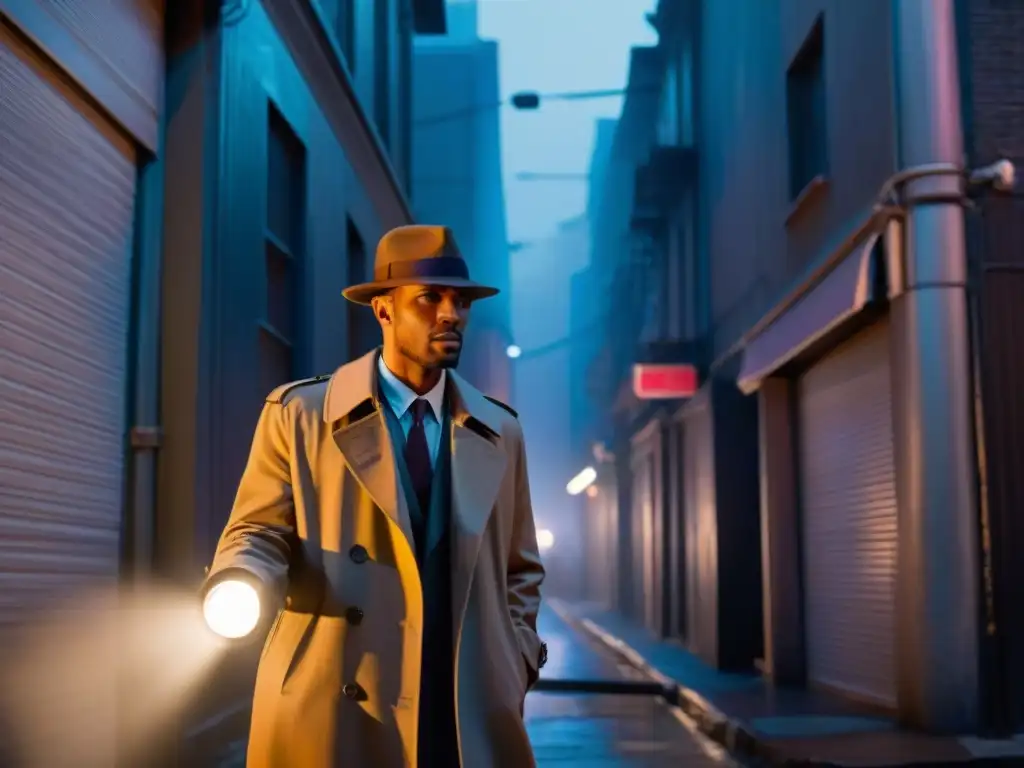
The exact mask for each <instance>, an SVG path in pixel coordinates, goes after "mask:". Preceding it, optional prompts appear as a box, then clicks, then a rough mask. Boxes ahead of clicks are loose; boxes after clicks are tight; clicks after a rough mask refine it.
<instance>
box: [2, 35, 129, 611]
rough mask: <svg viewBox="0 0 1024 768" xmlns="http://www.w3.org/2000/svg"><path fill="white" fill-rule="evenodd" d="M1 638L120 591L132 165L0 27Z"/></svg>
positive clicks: (111, 135) (106, 131)
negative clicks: (103, 592) (37, 613)
mask: <svg viewBox="0 0 1024 768" xmlns="http://www.w3.org/2000/svg"><path fill="white" fill-rule="evenodd" d="M0 93H2V94H3V100H2V101H3V104H2V108H0V136H3V142H4V151H3V152H0V231H2V232H3V241H4V247H3V248H2V249H0V272H2V273H3V276H4V277H3V289H2V292H3V301H2V302H0V327H2V328H3V329H4V332H3V342H2V350H3V357H4V365H3V370H4V373H3V376H2V377H0V424H2V425H3V426H2V435H3V438H2V445H3V459H2V460H0V626H10V625H12V624H15V623H18V622H20V621H23V620H24V619H25V617H26V614H27V613H28V612H29V611H30V610H32V609H34V608H36V607H38V606H40V605H41V604H44V603H45V602H46V601H48V600H49V599H51V598H62V597H65V596H69V595H70V594H71V593H73V592H74V591H75V590H77V589H79V588H83V587H87V586H92V585H111V584H113V583H114V582H115V580H116V579H117V577H118V572H119V566H120V551H121V525H122V494H123V489H124V478H123V460H124V450H125V414H126V402H125V397H126V382H127V370H126V369H127V361H128V350H127V342H128V318H129V295H130V268H131V244H132V226H133V210H134V202H135V180H136V167H135V158H134V155H133V150H132V147H131V146H129V145H128V143H127V142H126V141H124V140H123V139H121V138H120V137H119V135H118V134H117V132H115V131H113V130H112V129H111V128H110V127H109V126H108V125H106V124H104V123H103V118H101V117H100V116H99V115H98V114H96V113H95V112H94V111H93V110H92V109H91V108H90V107H89V106H88V104H86V102H85V100H84V99H82V98H80V97H79V95H78V94H76V93H75V92H74V90H73V89H71V88H70V87H69V86H67V85H66V84H65V81H64V80H63V79H62V78H59V77H57V76H56V75H55V74H54V69H53V67H52V66H51V65H50V63H49V62H47V61H45V60H43V58H42V57H41V56H40V55H39V54H37V53H36V52H34V51H32V50H29V49H28V48H27V46H23V45H22V44H21V43H20V42H18V41H17V40H16V39H15V38H14V37H13V36H12V35H9V34H7V33H5V32H4V30H3V29H2V28H0Z"/></svg>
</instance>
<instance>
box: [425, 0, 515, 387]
mask: <svg viewBox="0 0 1024 768" xmlns="http://www.w3.org/2000/svg"><path fill="white" fill-rule="evenodd" d="M466 5H467V4H464V3H459V4H455V5H452V6H450V7H453V8H463V7H464V6H466ZM468 5H470V6H471V5H472V4H468ZM472 18H475V17H472ZM463 21H465V18H464V17H463ZM473 28H475V21H474V22H473V25H472V26H471V25H470V24H468V23H466V24H462V25H460V26H459V27H458V28H454V29H453V34H455V33H458V35H459V36H448V35H446V36H439V37H420V38H417V40H416V45H415V82H416V89H415V91H416V93H415V99H414V102H413V103H414V130H413V172H412V197H413V208H414V210H415V212H416V218H417V219H418V220H420V221H424V222H435V223H438V224H444V225H447V226H450V227H451V228H452V230H453V231H454V233H455V239H456V241H457V242H458V244H459V247H460V248H461V250H462V253H463V255H464V256H465V257H466V259H467V261H468V262H469V268H470V273H471V274H472V276H473V278H474V279H475V280H479V281H481V282H486V283H488V284H491V285H495V286H497V287H499V288H501V289H502V293H501V294H499V295H498V296H496V297H494V298H490V299H487V300H485V301H481V302H479V303H478V304H477V305H476V306H475V307H474V308H473V313H472V320H471V323H470V328H469V332H468V334H467V337H466V350H465V352H464V353H463V361H462V362H461V363H460V366H459V370H460V372H462V373H463V374H464V375H466V376H467V377H468V378H469V380H470V381H472V382H473V383H475V384H476V385H477V386H479V387H481V388H482V389H483V391H485V392H487V393H488V394H490V395H492V396H493V397H497V398H499V399H504V400H510V399H514V398H513V394H512V369H511V363H510V361H509V359H508V358H507V356H506V355H505V350H506V348H507V347H508V345H509V344H511V343H512V337H511V334H510V330H509V326H510V321H511V317H510V312H509V307H510V303H509V302H510V299H509V291H510V288H511V286H510V283H509V254H508V244H507V232H506V225H505V196H504V189H503V187H502V175H501V141H500V133H499V108H498V102H499V101H500V92H499V88H498V44H497V43H496V42H494V41H491V40H480V39H478V38H475V37H471V36H470V33H471V31H472V29H473Z"/></svg>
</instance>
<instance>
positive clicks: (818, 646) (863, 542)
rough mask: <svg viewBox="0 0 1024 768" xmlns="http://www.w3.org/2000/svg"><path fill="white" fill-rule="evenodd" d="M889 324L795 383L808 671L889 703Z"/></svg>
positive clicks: (892, 574) (892, 497)
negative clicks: (797, 403) (796, 387)
mask: <svg viewBox="0 0 1024 768" xmlns="http://www.w3.org/2000/svg"><path fill="white" fill-rule="evenodd" d="M888 339H889V333H888V326H887V325H886V324H885V323H881V324H879V325H876V326H873V327H872V328H871V329H869V330H868V331H866V332H864V333H862V334H860V335H859V336H858V337H856V338H855V339H853V340H852V341H850V342H848V343H847V344H845V345H843V346H842V347H840V348H839V349H837V350H835V351H834V352H833V353H832V354H830V355H829V356H828V357H827V358H825V359H824V360H822V361H821V362H820V363H818V364H817V365H816V366H814V368H812V369H811V370H810V371H808V372H807V373H806V374H805V375H804V377H803V378H802V379H801V381H800V384H799V402H800V405H799V420H800V468H801V499H802V519H803V553H804V583H805V587H804V590H805V598H806V616H805V622H806V627H807V630H806V631H807V662H808V677H809V679H810V680H811V681H812V682H814V683H818V684H820V685H825V686H829V687H831V688H835V689H838V690H840V691H844V692H846V693H848V694H850V695H851V696H854V697H856V698H859V699H863V700H866V701H871V702H875V703H878V704H882V705H885V706H895V702H896V692H895V668H894V659H893V656H894V647H893V645H894V641H895V640H894V639H895V633H894V627H893V600H894V592H895V578H896V478H895V468H894V464H893V446H892V443H893V440H892V405H891V399H890V398H891V389H890V383H889V358H888V354H889V352H888Z"/></svg>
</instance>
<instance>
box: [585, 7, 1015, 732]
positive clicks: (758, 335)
mask: <svg viewBox="0 0 1024 768" xmlns="http://www.w3.org/2000/svg"><path fill="white" fill-rule="evenodd" d="M1022 18H1024V9H1021V8H1019V7H1018V6H1016V5H1015V4H1012V3H1001V2H998V0H992V1H991V2H980V3H959V4H955V3H951V2H949V3H947V2H943V1H940V2H932V3H900V4H892V3H886V2H864V3H860V4H856V3H844V2H837V1H836V0H782V2H779V3H759V2H755V1H754V0H751V1H750V2H745V1H744V2H736V3H715V2H685V0H679V1H678V2H669V1H668V0H663V2H661V3H660V4H659V7H658V10H657V12H656V13H655V14H654V15H653V16H652V17H651V22H652V24H654V25H655V27H656V28H657V30H658V31H659V36H660V42H659V45H658V47H657V50H659V51H660V52H661V65H662V66H663V67H664V74H663V75H662V77H663V83H664V84H665V85H664V90H663V91H662V100H661V103H662V107H663V109H662V111H661V117H660V120H656V122H655V125H656V126H658V130H657V132H656V135H657V139H656V140H655V142H653V143H652V149H651V153H650V159H651V160H654V159H655V158H658V157H659V153H661V154H660V158H661V162H660V163H659V164H660V165H661V166H662V167H674V168H675V169H676V171H675V173H674V174H673V180H672V181H670V182H668V183H665V184H663V185H659V184H657V183H656V182H654V181H651V180H650V179H651V176H650V175H649V174H650V170H649V167H645V164H644V163H643V161H641V162H639V163H637V175H636V180H637V191H636V192H635V194H634V200H633V224H634V227H633V229H634V231H635V230H636V229H637V226H636V225H637V224H638V223H639V222H638V219H643V220H646V221H649V222H651V224H650V225H645V227H644V230H645V231H646V232H650V231H652V230H654V229H656V228H660V230H661V233H662V237H660V238H657V237H656V238H654V241H653V251H654V253H655V254H659V253H660V254H662V256H661V257H660V258H661V262H660V263H661V264H662V265H663V266H661V267H659V270H660V271H659V272H658V274H660V275H661V276H662V278H663V281H664V283H665V284H667V285H668V286H670V287H669V288H668V289H667V290H676V291H677V294H676V295H677V300H676V301H673V300H672V299H669V301H668V306H669V307H671V306H672V305H673V304H674V305H675V314H673V312H672V311H669V310H668V309H666V310H665V311H662V312H661V313H659V314H660V321H658V322H660V325H661V327H660V328H655V330H654V331H653V333H652V335H650V336H648V337H647V339H648V340H649V339H650V338H654V339H661V340H663V341H665V342H669V344H668V345H667V346H666V345H663V349H667V350H668V351H669V358H670V359H672V360H675V361H677V362H692V361H698V362H699V365H700V368H701V369H702V378H703V385H702V387H701V389H700V391H699V392H698V393H697V395H696V396H695V397H693V398H691V399H690V400H688V401H687V402H685V403H679V404H676V405H675V406H674V408H675V411H674V412H672V410H673V406H672V405H667V404H661V405H658V404H651V403H640V402H636V401H635V399H631V397H630V393H629V392H628V390H625V389H624V390H623V392H622V393H621V397H620V398H619V400H618V403H617V404H618V405H619V410H618V411H617V412H616V413H617V417H616V418H615V423H616V425H617V429H618V434H619V437H618V440H617V449H616V450H615V456H614V464H615V465H617V472H616V473H615V484H616V486H617V487H616V490H615V493H616V494H617V498H618V502H619V503H618V511H617V514H618V515H619V517H620V520H619V524H618V532H619V540H620V542H622V544H620V546H625V547H626V548H628V549H629V550H630V552H629V553H628V554H627V555H625V556H621V557H620V565H621V566H625V567H630V568H631V579H632V584H631V585H624V584H623V581H624V580H623V579H620V580H619V582H620V583H619V585H618V592H617V594H616V595H615V604H616V605H618V607H619V608H620V610H623V611H624V612H626V613H629V614H630V615H632V616H634V617H635V618H637V619H638V620H642V621H644V622H645V623H646V624H648V625H649V626H650V627H651V628H652V629H654V630H656V631H658V632H660V633H662V634H665V635H668V636H677V637H680V638H681V639H682V640H683V641H684V642H685V643H686V644H687V645H688V646H689V648H690V649H691V650H693V651H694V652H695V653H697V654H699V655H700V656H701V657H702V658H704V659H705V660H706V661H708V662H709V663H712V664H714V665H716V666H719V667H721V668H739V669H751V668H754V667H757V668H759V669H761V670H762V671H763V672H764V674H766V675H768V676H769V677H770V678H771V679H773V680H774V681H776V682H777V683H779V684H801V685H804V684H806V685H809V686H811V687H816V688H823V689H827V690H830V691H833V692H835V693H838V694H839V695H841V696H844V697H847V698H849V699H853V700H858V701H863V702H865V703H867V704H870V705H872V706H875V707H880V708H882V709H886V710H889V711H892V712H893V713H895V714H897V715H898V716H899V717H900V719H901V720H902V721H903V722H906V723H909V724H911V725H915V726H918V727H922V728H926V729H929V730H934V731H960V732H963V731H977V730H986V729H992V730H995V731H1003V732H1013V731H1019V730H1020V729H1021V728H1022V727H1024V719H1022V715H1021V712H1022V704H1021V702H1022V700H1024V682H1022V678H1021V675H1022V672H1021V670H1022V662H1021V658H1020V648H1021V647H1022V641H1021V631H1022V630H1021V626H1022V621H1024V611H1022V609H1021V607H1020V606H1021V605H1024V603H1022V601H1021V600H1020V599H1019V598H1020V584H1021V583H1022V580H1021V576H1020V574H1019V572H1018V570H1017V569H1018V566H1017V564H1016V563H1015V562H1014V559H1013V558H1012V557H1010V556H1009V555H1008V552H1009V551H1010V549H1011V548H1013V547H1019V546H1020V543H1021V535H1022V534H1021V528H1020V526H1019V525H1018V524H1017V523H1015V522H1014V520H1015V519H1016V517H1015V515H1013V514H1012V513H1011V512H1010V511H1009V510H1010V509H1011V508H1014V505H1015V503H1016V502H1015V500H1016V499H1017V498H1018V496H1019V494H1020V493H1021V490H1020V488H1018V486H1020V485H1021V484H1020V483H1018V482H1016V481H1013V480H1011V479H1010V478H1011V475H1012V473H1010V472H1009V467H1011V466H1014V465H1015V464H1016V463H1017V462H1019V458H1018V456H1017V453H1016V450H1017V449H1016V447H1015V443H1014V442H1013V441H1012V440H1010V439H1009V438H1008V435H1010V434H1014V433H1015V431H1016V430H1019V428H1020V425H1019V424H1018V420H1017V417H1016V414H1017V412H1018V409H1017V408H1016V406H1015V403H1016V400H1017V398H1018V395H1017V394H1016V393H1017V392H1019V382H1018V374H1017V373H1016V370H1017V368H1018V367H1019V366H1017V365H1016V363H1015V362H1011V361H1012V360H1013V355H1012V353H1011V352H1009V345H1010V344H1011V343H1012V342H1011V341H1010V339H1011V338H1012V336H1013V333H1012V331H1011V330H1010V328H1012V327H1013V325H1012V324H1013V323H1015V322H1016V316H1017V312H1016V311H1012V310H1010V309H1009V308H1008V305H1007V304H1006V303H1005V302H1007V301H1009V296H1010V295H1012V290H1013V289H1012V288H1011V285H1012V282H1013V280H1014V279H1015V278H1014V277H1013V274H1015V271H1016V267H1015V266H1014V265H1015V264H1016V263H1017V261H1019V257H1020V255H1021V254H1024V244H1022V239H1021V237H1022V234H1021V229H1020V227H1019V225H1017V224H1015V223H1011V222H1013V221H1016V218H1014V217H1019V214H1020V212H1021V207H1020V197H1019V195H1020V193H1019V191H1018V192H1017V193H1015V194H1010V195H1007V194H1004V193H1002V192H1000V191H999V190H998V189H993V188H992V187H991V185H990V184H987V183H983V181H984V180H983V179H982V178H981V177H978V176H975V177H973V180H971V179H972V177H971V176H970V172H971V170H972V169H977V168H979V167H982V166H986V165H988V164H990V163H993V162H996V161H998V160H1001V159H1007V160H1010V161H1012V162H1015V163H1017V164H1018V166H1019V163H1020V161H1021V153H1022V148H1021V141H1022V140H1024V139H1022V137H1024V124H1022V123H1021V120H1020V118H1019V112H1020V110H1017V109H1015V108H1012V107H1011V106H1010V105H1017V104H1019V103H1020V101H1021V93H1022V87H1024V81H1022V74H1021V67H1020V65H1019V64H1018V63H1017V62H1016V59H1014V54H1013V53H1012V51H1013V50H1016V48H1014V46H1015V45H1019V44H1016V43H1012V42H1011V37H1012V35H1011V34H1010V32H1009V30H1012V29H1018V30H1019V29H1020V25H1021V23H1022ZM724 39H728V40H729V41H730V43H729V45H716V41H718V40H724ZM868 40H870V41H871V44H870V45H868V44H866V43H865V41H868ZM687 51H689V53H687ZM1018 58H1019V57H1018ZM687 70H689V71H690V73H691V74H686V72H687ZM673 79H674V80H675V82H676V83H677V86H678V87H677V88H675V89H673V88H672V87H671V86H670V85H669V84H670V83H672V82H673ZM682 82H688V83H689V86H685V87H684V86H679V84H680V83H682ZM723 94H731V97H729V98H723ZM629 98H632V95H630V96H629V97H628V98H627V107H626V109H628V108H629V107H628V100H629ZM673 100H675V101H674V102H673ZM666 114H675V115H676V121H677V125H678V126H679V127H680V128H679V131H678V132H677V133H676V134H675V135H674V136H672V135H671V134H669V135H668V136H667V138H666V134H665V133H664V132H663V131H662V130H661V126H662V125H663V124H664V122H665V116H666ZM624 115H625V111H624ZM687 116H689V118H688V117H687ZM687 119H690V120H692V126H693V127H692V133H690V134H687V128H686V125H687ZM687 135H688V136H689V137H690V138H689V139H688V138H687ZM687 146H689V147H690V148H691V151H690V152H689V153H688V155H687V153H681V152H680V151H679V149H678V148H680V147H682V148H685V147H687ZM666 147H675V148H676V149H672V150H670V151H671V153H672V154H665V148H666ZM673 156H674V157H675V160H673V161H671V162H670V161H669V160H668V159H667V158H669V157H673ZM965 157H966V158H967V166H966V168H965V167H964V158H965ZM677 161H678V164H675V163H676V162H677ZM645 174H648V175H647V178H646V179H645V178H644V177H645ZM648 192H649V194H648ZM967 198H970V199H971V205H969V206H967V207H966V208H965V207H964V205H963V202H964V200H965V199H967ZM652 203H655V205H652ZM645 206H646V208H645ZM648 211H650V212H651V213H652V215H650V216H647V215H639V214H646V212H648ZM666 233H667V234H666ZM634 241H635V238H634ZM619 254H620V255H619V259H620V261H622V262H623V263H625V262H626V260H627V259H628V254H627V252H626V251H625V249H620V250H619ZM673 264H674V265H675V266H674V267H673V266H672V265H673ZM671 286H676V287H675V288H672V287H671ZM642 295H643V296H644V298H643V299H642V301H643V302H644V303H646V304H650V303H653V302H656V301H658V298H659V297H658V296H657V295H656V294H655V293H652V292H647V293H645V294H642ZM644 338H645V337H644V335H643V332H642V331H640V332H638V333H637V336H636V340H637V341H641V342H642V341H644ZM676 339H679V340H681V341H682V342H683V344H682V345H681V346H673V344H672V342H674V341H675V340H676ZM645 346H646V348H647V349H649V348H650V343H649V341H648V343H647V344H646V345H642V346H641V347H640V348H639V350H640V351H638V352H636V353H634V355H633V356H632V358H630V357H629V356H628V355H626V354H622V353H620V354H618V355H616V356H615V365H616V366H617V368H618V369H619V370H620V371H622V372H623V373H625V371H626V370H627V369H628V367H629V366H630V365H631V364H632V363H634V362H637V361H642V359H643V358H641V355H642V354H643V350H644V349H645ZM648 359H650V358H648ZM652 414H653V415H652ZM627 446H628V448H627ZM625 451H628V456H629V458H628V459H627V458H626V455H625V453H624V452H625ZM641 455H648V456H653V457H654V459H653V460H648V459H643V458H640V456H641ZM652 477H653V479H652ZM599 485H600V484H599ZM626 485H629V486H631V487H630V489H629V490H624V489H623V487H624V486H626ZM1021 487H1024V486H1021ZM603 490H604V489H603V488H601V487H599V490H598V493H597V495H600V494H601V493H602V492H603ZM623 516H626V517H628V518H630V519H629V520H627V521H623V520H622V519H621V518H622V517H623ZM595 527H598V524H595ZM666 533H667V535H664V534H666ZM627 534H629V535H631V538H629V536H627ZM651 540H653V541H655V542H659V541H660V542H663V543H664V545H663V546H658V544H657V543H656V544H655V545H654V546H651V545H650V544H648V543H647V542H649V541H651ZM627 541H629V542H630V543H629V544H625V542H627Z"/></svg>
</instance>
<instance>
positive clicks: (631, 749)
mask: <svg viewBox="0 0 1024 768" xmlns="http://www.w3.org/2000/svg"><path fill="white" fill-rule="evenodd" d="M539 629H540V634H541V637H543V638H544V639H545V640H546V642H547V644H548V664H547V666H546V667H545V669H544V675H543V677H544V679H545V680H550V681H559V680H585V681H598V680H606V681H627V680H634V681H638V680H639V676H638V673H637V672H636V671H635V670H633V669H632V668H631V667H626V666H624V665H621V664H617V663H616V661H615V660H614V659H613V658H611V657H610V656H609V654H608V652H607V651H606V650H604V649H603V648H598V647H596V646H595V645H593V643H592V641H591V640H590V639H589V638H587V637H584V636H583V635H582V634H581V633H579V632H578V631H576V630H575V629H573V628H572V627H571V626H569V625H568V624H566V622H565V621H563V620H562V619H561V618H560V617H559V616H558V615H557V614H556V613H555V612H554V611H552V610H550V609H549V608H544V609H543V610H542V612H541V615H540V627H539ZM541 687H542V688H543V686H541ZM526 728H527V731H529V733H530V739H531V740H532V742H533V746H534V751H535V754H536V756H537V763H538V766H539V768H569V766H572V767H573V768H577V766H578V768H667V767H668V766H687V768H704V766H709V767H710V766H732V765H734V763H733V762H732V761H731V760H730V758H729V757H728V756H726V755H725V754H723V752H722V750H721V748H720V747H718V746H717V745H715V744H712V743H711V742H709V741H708V740H707V739H706V738H704V736H702V735H700V734H699V733H696V732H695V731H694V730H692V729H690V728H688V727H687V725H686V723H685V722H684V721H681V720H679V719H677V717H676V715H675V714H674V712H673V711H672V710H671V709H670V708H669V707H667V706H665V705H664V704H662V703H661V701H659V700H658V699H657V697H654V696H648V695H642V694H633V695H631V694H621V693H620V694H613V693H589V692H587V693H577V692H568V691H545V690H538V691H534V692H533V693H531V694H530V695H529V696H528V697H527V699H526Z"/></svg>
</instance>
